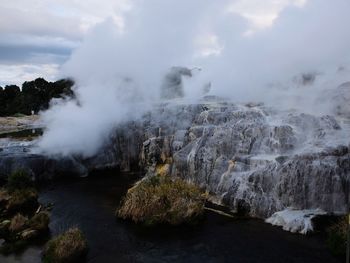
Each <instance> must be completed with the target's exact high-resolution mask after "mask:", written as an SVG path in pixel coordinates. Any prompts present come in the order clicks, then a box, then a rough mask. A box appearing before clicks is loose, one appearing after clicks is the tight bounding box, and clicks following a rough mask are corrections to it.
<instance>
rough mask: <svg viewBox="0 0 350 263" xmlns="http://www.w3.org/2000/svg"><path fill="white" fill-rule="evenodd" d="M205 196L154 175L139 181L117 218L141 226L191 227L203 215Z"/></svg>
mask: <svg viewBox="0 0 350 263" xmlns="http://www.w3.org/2000/svg"><path fill="white" fill-rule="evenodd" d="M205 200H206V194H205V193H203V192H202V191H201V190H200V189H199V188H198V187H196V186H195V185H193V184H189V183H187V182H185V181H183V180H181V179H179V178H176V179H172V178H171V177H170V176H168V175H163V176H161V175H159V174H157V175H155V176H150V177H146V178H145V179H143V180H141V181H139V182H138V183H137V184H136V185H135V186H134V187H132V188H130V189H129V190H128V193H127V195H126V197H125V198H124V200H123V201H122V204H121V207H120V209H119V210H117V216H119V217H120V218H123V219H131V220H132V221H134V222H136V223H138V222H142V223H146V224H157V223H167V224H171V225H178V224H181V223H192V222H194V221H195V220H196V219H198V217H200V216H201V215H202V213H203V211H204V204H205Z"/></svg>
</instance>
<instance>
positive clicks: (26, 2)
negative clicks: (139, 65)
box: [0, 0, 307, 86]
mask: <svg viewBox="0 0 350 263" xmlns="http://www.w3.org/2000/svg"><path fill="white" fill-rule="evenodd" d="M137 1H145V0H84V1H81V0H51V1H48V0H8V1H6V0H3V1H1V2H0V85H1V86H4V85H6V84H12V83H14V84H18V85H20V84H21V83H23V82H24V81H25V80H32V79H34V78H36V77H39V76H42V77H44V78H46V79H48V80H55V79H57V78H58V77H59V70H60V66H61V65H62V64H63V63H64V62H65V61H67V59H68V58H69V57H70V55H71V53H72V51H73V50H74V49H75V48H77V47H79V45H80V44H81V42H82V41H83V39H84V36H86V35H87V34H88V32H89V30H91V28H92V27H94V25H96V24H98V23H100V22H102V21H104V20H105V19H107V18H112V19H113V21H114V22H115V25H116V27H119V30H121V31H123V30H127V21H125V20H124V18H123V14H125V13H126V12H128V10H131V9H132V8H133V5H136V4H137ZM189 1H190V0H189ZM306 1H307V0H264V1H261V0H236V1H231V3H230V4H229V5H228V6H227V11H228V12H232V13H234V14H236V15H237V14H238V15H239V16H242V17H243V18H244V19H246V20H247V21H248V23H249V24H250V27H249V30H247V31H246V32H245V34H246V35H247V36H249V35H251V34H254V33H255V32H257V31H259V30H264V29H266V28H268V27H271V26H273V22H274V21H275V20H276V18H278V15H279V13H280V12H281V11H283V9H284V8H286V7H288V6H291V5H293V6H296V7H300V8H302V7H303V5H304V4H305V3H306ZM213 15H214V14H213ZM208 41H215V39H214V40H213V39H211V40H208Z"/></svg>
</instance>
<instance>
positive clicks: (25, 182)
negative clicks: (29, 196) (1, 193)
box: [7, 170, 34, 192]
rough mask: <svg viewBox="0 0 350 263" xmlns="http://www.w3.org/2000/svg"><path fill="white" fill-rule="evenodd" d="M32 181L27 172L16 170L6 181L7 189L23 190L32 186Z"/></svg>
mask: <svg viewBox="0 0 350 263" xmlns="http://www.w3.org/2000/svg"><path fill="white" fill-rule="evenodd" d="M33 185H34V184H33V181H32V179H31V178H30V176H29V175H28V173H27V172H25V171H24V170H17V171H15V172H13V173H12V174H11V175H10V176H9V178H8V182H7V189H8V190H9V191H10V192H13V191H16V190H23V189H28V188H31V187H33Z"/></svg>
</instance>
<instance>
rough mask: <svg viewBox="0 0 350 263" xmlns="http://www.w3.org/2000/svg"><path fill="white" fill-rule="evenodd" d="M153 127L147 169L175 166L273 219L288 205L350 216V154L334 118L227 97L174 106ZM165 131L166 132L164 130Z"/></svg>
mask: <svg viewBox="0 0 350 263" xmlns="http://www.w3.org/2000/svg"><path fill="white" fill-rule="evenodd" d="M149 119H150V120H151V121H150V122H149V123H147V125H146V126H145V128H146V130H152V131H156V132H153V133H152V132H149V133H148V134H147V136H146V137H147V138H146V140H145V142H144V143H143V147H142V156H141V157H142V162H143V165H145V166H152V165H153V166H154V165H155V164H160V163H171V164H172V169H171V174H172V175H174V176H180V177H182V178H184V179H186V180H189V181H192V182H195V183H196V184H198V185H200V186H201V187H204V188H206V189H207V190H208V191H210V192H211V193H212V194H213V195H216V196H217V197H219V198H220V200H221V203H223V204H225V205H227V206H229V207H231V208H232V209H235V210H238V211H240V212H245V213H248V214H250V215H251V216H257V217H262V218H266V217H269V216H271V215H272V214H273V213H274V212H276V211H279V210H283V209H284V208H286V207H294V208H295V209H316V208H320V209H323V210H325V211H327V212H336V213H345V212H346V211H347V207H348V203H349V187H350V166H349V164H350V154H349V147H348V146H347V145H348V144H345V146H339V147H338V144H339V138H340V137H341V136H342V134H343V133H342V132H343V129H344V127H342V126H341V125H340V124H339V123H338V121H337V120H336V119H335V118H334V117H332V116H321V117H316V116H312V115H308V114H300V113H289V112H285V113H278V114H277V113H276V112H274V111H273V110H272V109H269V108H267V107H264V106H251V105H249V106H239V105H233V104H229V103H225V102H212V101H211V102H210V101H208V102H203V103H202V104H199V105H185V106H184V105H182V106H179V105H173V106H171V105H167V106H164V107H162V108H161V109H159V111H156V112H153V113H152V116H151V117H149ZM159 131H160V132H159Z"/></svg>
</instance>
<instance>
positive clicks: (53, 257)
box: [43, 227, 87, 263]
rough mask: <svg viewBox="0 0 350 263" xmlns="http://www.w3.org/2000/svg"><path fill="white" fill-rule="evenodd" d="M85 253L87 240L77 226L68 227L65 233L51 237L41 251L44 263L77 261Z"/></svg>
mask: <svg viewBox="0 0 350 263" xmlns="http://www.w3.org/2000/svg"><path fill="white" fill-rule="evenodd" d="M86 253H87V242H86V239H85V237H84V235H83V233H82V232H81V231H80V230H79V229H78V228H76V227H75V228H70V229H68V230H67V231H66V232H65V233H63V234H61V235H59V236H57V237H56V238H54V239H51V240H50V241H49V242H48V243H47V245H46V248H45V250H44V252H43V262H45V263H74V262H79V261H80V260H81V259H82V258H84V256H85V255H86Z"/></svg>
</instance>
